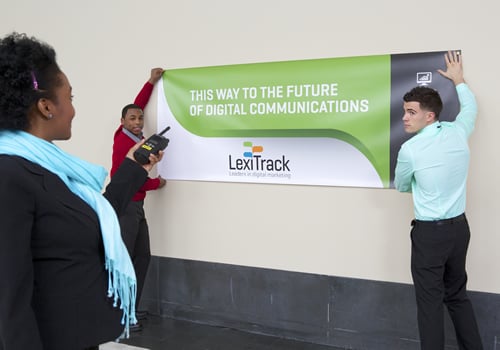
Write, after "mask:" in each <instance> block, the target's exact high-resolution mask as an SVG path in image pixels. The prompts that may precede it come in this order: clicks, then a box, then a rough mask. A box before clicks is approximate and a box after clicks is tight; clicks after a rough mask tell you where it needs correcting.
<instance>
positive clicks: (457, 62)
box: [438, 51, 465, 85]
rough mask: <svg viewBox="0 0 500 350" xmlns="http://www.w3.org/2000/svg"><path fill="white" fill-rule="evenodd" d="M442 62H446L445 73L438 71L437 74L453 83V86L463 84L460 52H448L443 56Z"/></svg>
mask: <svg viewBox="0 0 500 350" xmlns="http://www.w3.org/2000/svg"><path fill="white" fill-rule="evenodd" d="M444 60H445V62H446V71H443V70H441V69H438V72H439V74H441V75H442V76H443V77H445V78H448V79H450V80H451V81H453V83H454V84H455V85H458V84H460V83H465V80H464V71H463V66H462V55H460V51H448V53H446V54H445V55H444Z"/></svg>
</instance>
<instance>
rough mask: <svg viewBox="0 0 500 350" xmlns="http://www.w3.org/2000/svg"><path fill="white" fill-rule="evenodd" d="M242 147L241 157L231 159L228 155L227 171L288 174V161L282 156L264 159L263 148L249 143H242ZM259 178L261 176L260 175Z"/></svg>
mask: <svg viewBox="0 0 500 350" xmlns="http://www.w3.org/2000/svg"><path fill="white" fill-rule="evenodd" d="M243 147H244V149H243V154H242V157H233V156H232V155H229V170H232V171H234V170H237V171H247V172H251V171H259V172H280V173H284V172H290V164H289V163H290V160H289V159H287V158H286V157H285V156H284V155H282V156H281V157H278V158H266V157H265V156H264V155H263V152H264V147H263V146H257V145H254V144H253V143H252V142H250V141H245V142H243ZM247 175H252V174H247ZM260 176H262V174H261V175H260Z"/></svg>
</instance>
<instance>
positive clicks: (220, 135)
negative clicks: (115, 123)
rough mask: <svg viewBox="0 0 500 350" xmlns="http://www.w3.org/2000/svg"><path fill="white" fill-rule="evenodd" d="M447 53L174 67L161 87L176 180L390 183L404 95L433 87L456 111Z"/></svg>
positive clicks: (163, 167) (163, 169) (166, 164)
mask: <svg viewBox="0 0 500 350" xmlns="http://www.w3.org/2000/svg"><path fill="white" fill-rule="evenodd" d="M444 54H445V51H442V52H429V53H415V54H398V55H377V56H365V57H347V58H329V59H316V60H302V61H288V62H271V63H256V64H241V65H228V66H215V67H202V68H188V69H172V70H166V71H165V72H164V74H163V80H162V82H163V84H160V88H159V94H158V96H159V97H158V129H159V130H161V129H163V128H165V127H166V126H170V127H171V129H170V131H168V133H167V134H166V135H164V136H166V137H167V138H169V139H170V143H169V146H168V148H167V150H166V154H165V157H164V161H162V163H161V164H160V173H161V174H162V175H163V176H164V177H166V178H167V179H172V180H200V181H226V182H252V183H280V184H303V185H328V186H358V187H377V188H389V187H392V181H393V176H394V166H395V161H396V156H397V152H398V150H399V147H400V145H401V144H402V142H404V141H405V140H406V139H407V138H408V137H409V136H411V135H405V133H404V130H403V125H402V120H401V118H402V111H403V102H402V96H403V95H404V93H405V92H407V91H409V90H410V89H411V88H412V87H414V86H416V85H418V84H425V85H429V86H431V87H433V88H435V89H437V90H438V91H439V92H440V93H441V96H442V98H443V102H444V103H445V109H444V110H443V114H442V118H441V119H442V120H452V119H454V117H455V116H456V114H457V113H458V101H457V97H456V92H455V88H454V86H453V84H452V83H451V82H450V81H449V80H447V79H445V78H443V77H441V76H440V75H439V74H438V73H437V72H436V70H437V69H439V68H441V69H445V62H444Z"/></svg>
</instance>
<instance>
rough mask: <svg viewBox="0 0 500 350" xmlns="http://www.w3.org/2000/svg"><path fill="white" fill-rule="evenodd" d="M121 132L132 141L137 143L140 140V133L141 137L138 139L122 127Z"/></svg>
mask: <svg viewBox="0 0 500 350" xmlns="http://www.w3.org/2000/svg"><path fill="white" fill-rule="evenodd" d="M122 132H123V133H124V134H125V135H127V136H128V137H130V138H131V139H132V140H134V141H135V142H139V141H141V140H142V133H141V136H140V137H138V136H136V135H134V134H133V133H131V132H130V131H128V130H127V129H125V128H124V127H122Z"/></svg>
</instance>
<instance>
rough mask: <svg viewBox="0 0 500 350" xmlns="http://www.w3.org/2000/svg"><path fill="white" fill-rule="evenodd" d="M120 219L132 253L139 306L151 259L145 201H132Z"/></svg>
mask: <svg viewBox="0 0 500 350" xmlns="http://www.w3.org/2000/svg"><path fill="white" fill-rule="evenodd" d="M119 220H120V228H121V231H122V238H123V242H124V243H125V246H126V247H127V250H128V252H129V254H130V258H131V259H132V264H133V265H134V269H135V274H136V277H137V301H136V307H137V306H138V304H139V301H140V300H141V295H142V289H143V288H144V281H145V279H146V274H147V272H148V267H149V261H150V260H151V249H150V246H149V228H148V223H147V221H146V216H145V214H144V202H143V201H138V202H130V204H129V205H128V206H127V209H126V211H125V213H124V214H123V215H122V216H120V218H119Z"/></svg>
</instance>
